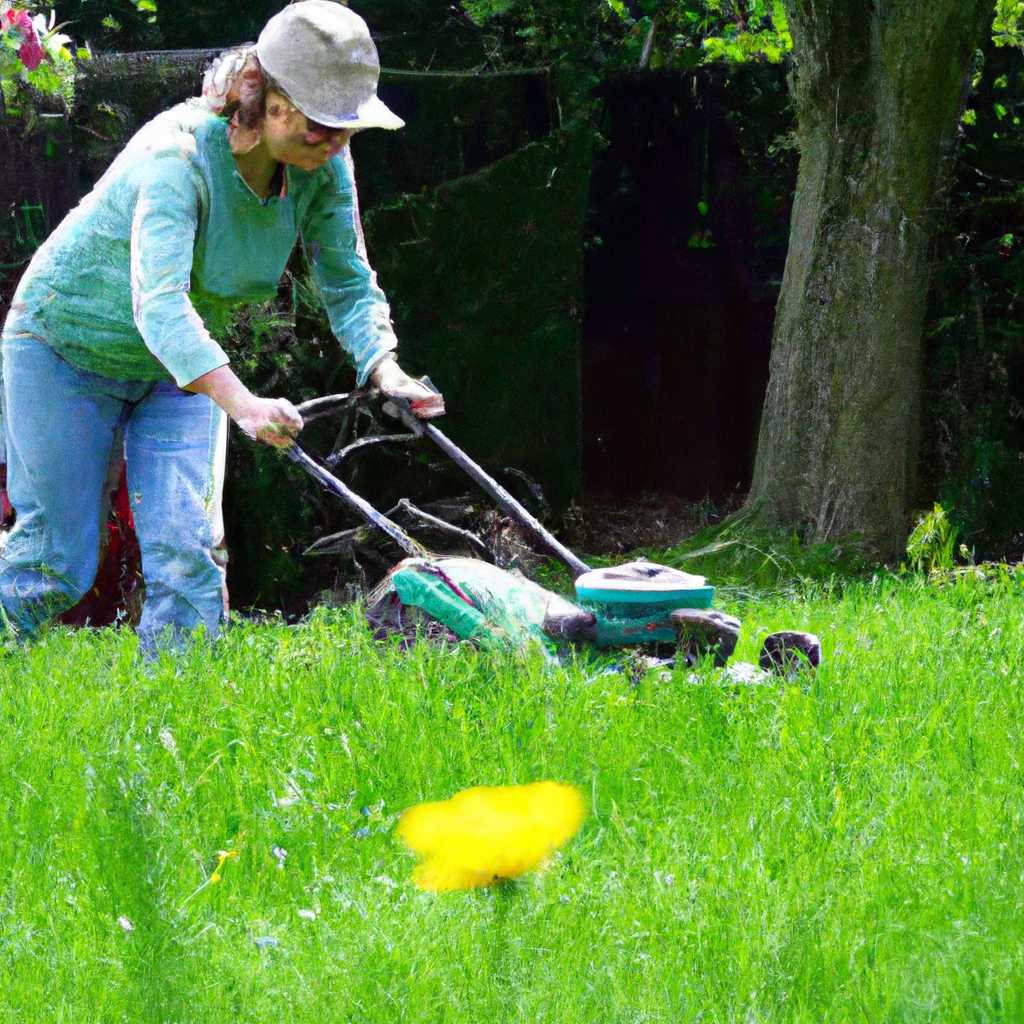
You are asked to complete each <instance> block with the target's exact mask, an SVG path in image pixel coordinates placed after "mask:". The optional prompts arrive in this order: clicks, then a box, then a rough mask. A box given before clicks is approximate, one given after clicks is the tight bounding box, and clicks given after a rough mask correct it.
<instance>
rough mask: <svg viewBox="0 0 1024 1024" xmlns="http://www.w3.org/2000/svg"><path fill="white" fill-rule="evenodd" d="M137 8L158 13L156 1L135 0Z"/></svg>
mask: <svg viewBox="0 0 1024 1024" xmlns="http://www.w3.org/2000/svg"><path fill="white" fill-rule="evenodd" d="M135 6H136V8H138V10H140V11H156V3H155V0H135Z"/></svg>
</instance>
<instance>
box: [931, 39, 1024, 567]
mask: <svg viewBox="0 0 1024 1024" xmlns="http://www.w3.org/2000/svg"><path fill="white" fill-rule="evenodd" d="M968 109H969V111H970V112H971V113H970V114H969V116H968V123H965V124H964V125H963V126H962V131H963V134H962V139H961V145H960V148H959V151H958V153H957V154H956V159H955V161H954V164H953V167H952V176H951V178H952V181H951V189H950V195H949V203H948V206H947V207H946V214H945V218H944V222H943V224H942V228H941V230H940V232H939V233H938V234H937V237H936V271H935V276H934V279H933V282H932V288H931V294H930V300H929V318H928V322H927V324H926V336H925V382H924V383H925V393H924V402H923V409H922V449H921V462H920V471H919V493H918V499H917V501H918V504H919V507H922V508H929V507H930V506H931V503H932V502H933V501H936V500H939V501H941V502H942V503H943V505H944V506H945V507H946V508H947V509H949V510H950V511H951V515H952V518H953V520H954V521H955V522H956V524H957V525H958V527H959V528H960V539H961V541H963V542H965V543H966V544H967V546H968V548H970V549H972V550H973V551H974V554H975V557H976V558H1001V557H1006V558H1012V559H1019V558H1021V557H1022V556H1024V323H1022V319H1021V314H1022V311H1024V310H1022V306H1021V302H1022V297H1024V171H1022V168H1024V127H1022V125H1021V119H1022V118H1024V55H1022V54H1021V53H1020V52H1019V51H1017V50H1016V49H1014V48H1012V47H1004V48H999V47H996V46H994V45H993V44H992V43H991V42H989V43H988V45H987V47H986V50H985V53H984V59H983V62H982V74H981V80H980V83H979V85H978V88H977V89H976V91H975V93H974V95H972V97H971V99H970V101H969V103H968ZM970 121H973V122H974V123H970Z"/></svg>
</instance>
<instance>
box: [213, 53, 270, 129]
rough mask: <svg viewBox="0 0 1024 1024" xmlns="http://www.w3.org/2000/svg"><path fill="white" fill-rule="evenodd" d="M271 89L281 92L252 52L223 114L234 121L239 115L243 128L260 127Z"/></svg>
mask: <svg viewBox="0 0 1024 1024" xmlns="http://www.w3.org/2000/svg"><path fill="white" fill-rule="evenodd" d="M271 90H276V91H278V92H280V89H277V86H276V83H275V82H274V80H273V79H272V78H271V77H270V75H268V74H267V73H266V71H264V70H263V68H262V67H261V66H260V61H259V58H258V57H257V56H256V54H255V53H253V54H251V55H250V56H249V58H248V60H246V62H245V65H244V66H243V68H242V70H241V71H240V72H239V73H238V76H237V77H236V79H235V81H234V84H233V85H232V87H231V89H230V91H229V92H228V95H227V102H226V103H225V104H224V108H223V109H222V110H221V112H220V113H221V116H222V117H226V118H227V119H228V120H229V121H233V120H234V119H235V117H236V115H237V118H238V122H237V123H238V124H240V125H241V126H242V127H243V128H258V127H259V126H260V124H261V122H262V121H263V118H264V116H265V115H266V113H267V93H268V92H270V91H271Z"/></svg>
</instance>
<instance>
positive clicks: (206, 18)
mask: <svg viewBox="0 0 1024 1024" xmlns="http://www.w3.org/2000/svg"><path fill="white" fill-rule="evenodd" d="M284 6H286V4H285V2H284V0H250V2H247V3H238V2H237V0H203V2H202V3H188V2H186V0H158V10H157V12H156V15H155V17H154V16H153V14H152V13H151V12H147V11H141V12H140V11H139V10H137V8H136V7H135V5H134V4H133V3H132V2H131V0H68V2H67V3H64V4H62V5H61V6H60V9H59V15H60V18H61V19H62V20H66V21H67V22H68V25H67V28H66V29H65V31H66V32H68V34H70V35H71V36H72V37H73V38H74V39H75V41H76V42H82V41H86V40H88V41H89V42H90V43H91V44H92V46H93V47H94V49H95V50H96V51H97V52H101V51H104V50H107V51H110V50H116V51H118V52H121V53H125V52H132V51H139V50H186V49H206V48H224V47H228V46H235V45H237V44H239V43H243V42H250V41H253V40H255V39H256V38H257V37H258V36H259V34H260V31H261V30H262V28H263V26H264V25H265V24H266V23H267V21H268V19H269V18H270V17H272V16H273V15H274V14H276V13H277V12H278V11H279V10H281V8H282V7H284ZM348 6H350V7H351V8H352V10H354V11H356V13H358V14H359V15H361V16H362V17H363V18H365V19H366V22H367V24H368V25H369V26H370V31H371V32H372V33H373V35H374V38H375V40H376V42H377V47H378V50H379V51H380V55H381V63H382V64H383V65H384V66H385V67H394V68H443V69H446V70H455V69H464V68H471V67H475V66H477V65H479V64H480V63H482V62H483V61H484V59H485V58H486V54H487V50H486V44H485V39H486V37H485V35H484V33H482V32H481V31H480V29H479V28H477V26H475V25H474V24H473V23H472V22H471V21H470V20H469V19H468V18H467V17H466V16H465V15H464V14H463V13H462V10H461V8H460V7H459V6H458V4H453V3H450V2H448V0H352V2H351V3H350V4H348ZM105 20H106V21H107V24H104V21H105Z"/></svg>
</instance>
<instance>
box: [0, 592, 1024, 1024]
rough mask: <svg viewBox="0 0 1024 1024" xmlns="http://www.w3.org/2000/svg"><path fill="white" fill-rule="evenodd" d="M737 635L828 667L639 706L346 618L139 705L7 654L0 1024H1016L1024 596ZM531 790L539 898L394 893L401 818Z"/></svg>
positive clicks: (760, 622)
mask: <svg viewBox="0 0 1024 1024" xmlns="http://www.w3.org/2000/svg"><path fill="white" fill-rule="evenodd" d="M725 608H726V610H728V611H733V612H736V613H738V614H740V615H741V616H742V617H743V619H744V629H743V635H742V638H741V644H740V648H739V650H738V651H737V655H736V657H737V659H740V660H747V661H753V660H756V656H757V650H758V647H759V644H760V640H761V638H762V637H763V636H764V634H765V633H766V632H767V631H769V630H774V629H778V628H786V627H788V628H802V629H810V630H812V631H814V632H817V633H818V634H819V635H821V636H822V638H823V640H824V649H825V663H824V665H823V666H822V668H821V669H820V671H819V672H818V674H817V677H816V678H815V679H814V680H813V682H812V683H810V684H809V685H807V686H789V687H780V686H778V685H766V686H735V685H730V684H729V683H728V682H727V681H726V680H725V679H723V677H722V676H721V674H719V673H716V672H715V671H714V670H713V669H711V668H710V667H706V668H701V669H699V670H698V671H697V672H696V673H693V674H692V675H690V674H689V673H687V672H685V671H677V672H675V673H674V674H672V675H671V676H668V677H659V675H658V674H656V673H650V674H649V675H648V676H647V677H646V678H645V679H643V680H642V681H641V683H640V684H639V686H637V687H636V688H633V687H631V686H630V683H629V680H628V678H627V677H626V676H625V675H624V674H622V673H615V672H612V673H609V674H600V672H599V671H598V670H596V669H595V668H594V667H592V666H587V665H586V664H582V663H580V664H576V665H569V666H566V667H563V668H552V667H550V666H549V665H548V664H546V663H545V662H544V661H543V660H542V659H541V658H539V657H537V658H533V659H527V660H518V661H517V660H512V659H506V658H503V657H501V656H499V655H494V654H481V653H476V652H474V651H471V650H451V649H449V650H446V651H438V650H436V649H431V648H427V647H423V648H420V649H417V650H416V651H415V652H413V653H412V654H409V655H406V654H402V653H401V652H400V651H398V650H397V649H396V648H389V647H383V648H381V647H377V646H375V645H373V644H372V643H371V642H370V641H369V640H368V639H367V636H366V633H365V631H364V629H363V627H362V625H361V623H360V621H359V620H358V618H357V617H355V615H354V614H352V613H350V612H344V611H342V612H322V613H319V614H317V615H316V616H314V618H313V619H312V621H311V622H309V623H308V624H306V625H304V626H300V627H296V628H288V627H285V626H283V625H280V624H273V623H270V624H263V625H240V626H238V627H236V628H234V629H233V630H231V631H230V632H229V634H228V635H227V636H226V638H225V639H224V640H223V641H222V642H221V643H220V644H218V645H217V647H216V648H215V649H214V650H213V651H212V653H211V652H207V651H197V652H194V653H192V654H190V655H188V656H187V657H185V658H183V659H182V660H181V661H180V662H179V663H178V665H177V666H175V664H174V663H173V662H171V661H170V660H165V661H162V662H161V663H160V664H158V665H156V666H154V667H152V668H151V669H149V670H145V669H143V668H142V667H141V666H140V664H139V662H138V661H137V660H136V658H135V641H134V639H133V638H132V637H131V636H130V635H127V634H118V633H116V632H114V631H99V632H82V633H79V634H71V633H67V632H63V631H54V632H52V633H51V634H49V635H48V636H47V637H45V638H44V639H43V640H41V641H39V642H37V643H35V644H33V645H30V646H28V647H27V648H25V649H24V650H21V651H17V652H14V653H11V654H9V656H8V657H7V658H6V659H5V660H3V661H2V662H0V673H2V690H0V765H2V766H3V771H2V772H0V811H2V812H3V818H4V821H5V828H4V829H3V831H2V833H0V879H2V881H0V1021H4V1022H6V1021H32V1022H36V1021H47V1022H49V1021H67V1022H72V1021H73V1022H75V1024H89V1022H97V1024H99V1022H103V1024H107V1022H114V1021H131V1022H150V1021H152V1022H154V1024H155V1022H160V1024H164V1022H179V1021H180V1022H184V1021H188V1022H190V1024H192V1022H205V1021H210V1022H214V1021H216V1022H218V1024H222V1022H226V1021H232V1020H238V1021H252V1022H256V1021H259V1022H264V1021H265V1022H268V1024H269V1022H278V1021H287V1022H296V1024H299V1022H306V1021H325V1022H326V1021H330V1022H348V1021H352V1022H378V1021H379V1022H385V1021H386V1022H393V1021H410V1022H420V1021H423V1022H434V1021H436V1022H442V1021H443V1022H445V1024H455V1022H466V1024H490V1022H495V1024H497V1022H506V1021H524V1022H526V1021H529V1022H534V1021H537V1022H543V1021H552V1022H555V1021H558V1022H563V1021H564V1022H580V1024H597V1022H604V1021H608V1022H611V1021H616V1022H620V1021H621V1022H631V1024H632V1022H662V1021H663V1022H676V1021H702V1022H705V1024H709V1022H737V1024H740V1022H743V1024H748V1022H758V1024H768V1022H790V1021H794V1022H797V1021H799V1022H809V1024H810V1022H815V1024H820V1022H826V1021H828V1022H864V1021H866V1022H910V1021H914V1022H917V1021H922V1022H924V1021H935V1022H966V1021H970V1022H974V1021H977V1022H988V1021H993V1022H994V1021H1005V1022H1015V1021H1022V1020H1024V907H1022V904H1024V844H1022V822H1024V742H1022V737H1024V706H1022V705H1024V700H1022V693H1021V683H1022V677H1024V672H1022V666H1024V612H1022V609H1024V581H1021V580H1018V578H1017V577H1015V576H1013V575H1011V574H1009V573H1003V574H1000V575H997V577H996V578H995V579H993V580H991V581H989V582H985V583H982V582H978V581H973V580H971V579H969V578H968V579H964V580H961V581H960V582H958V583H954V584H951V585H948V586H945V587H940V586H935V585H932V584H927V583H924V582H922V581H920V580H911V581H904V582H900V581H898V580H895V579H893V578H892V577H890V576H881V577H878V578H876V579H874V580H864V581H860V582H857V581H847V582H846V583H845V584H844V586H843V588H842V592H841V594H840V592H839V590H838V588H835V587H833V588H829V587H826V586H820V587H819V586H816V585H792V586H787V587H785V588H777V589H776V590H775V591H770V590H765V591H763V592H760V593H759V595H758V596H754V597H751V596H749V595H744V593H741V592H740V591H739V589H736V590H734V591H732V592H730V593H727V594H726V600H725ZM548 778H550V779H558V780H564V781H569V782H573V783H575V784H576V785H578V786H579V787H580V788H581V790H582V791H583V792H584V793H585V795H586V797H587V800H588V802H589V804H590V810H589V814H588V818H587V821H586V823H585V824H584V827H583V829H582V831H581V833H580V834H579V836H578V837H577V838H576V839H575V840H574V841H573V842H572V843H571V844H570V845H569V846H568V847H567V848H566V850H565V852H564V854H563V855H562V856H560V857H559V858H558V859H557V860H556V861H555V863H554V864H553V865H552V866H551V868H550V869H549V870H548V871H547V872H546V873H542V874H537V875H533V876H527V877H525V878H523V879H521V880H520V881H519V882H517V883H513V884H511V885H509V886H506V887H504V888H501V889H497V890H483V891H478V892H474V893H467V894H462V893H454V894H448V895H445V896H435V895H432V894H425V893H420V892H418V891H417V890H416V889H415V888H414V887H413V886H412V884H411V882H410V869H411V866H412V860H411V859H410V857H409V856H408V854H406V853H405V852H403V850H402V849H401V847H400V846H399V844H398V843H397V841H396V840H395V838H394V822H395V816H396V814H397V813H398V812H399V811H401V810H402V809H403V808H404V807H406V806H408V805H410V804H413V803H416V802H419V801H421V800H432V799H438V798H442V797H445V796H448V795H450V794H451V793H453V792H455V791H456V790H459V789H461V788H464V787H467V786H471V785H477V784H504V783H517V782H529V781H534V780H538V779H548ZM364 808H365V811H364V810H363V809H364ZM274 847H279V848H281V849H283V850H286V851H287V856H286V858H285V860H284V866H283V868H281V867H279V866H278V864H279V860H278V856H277V855H275V853H274V852H273V848H274ZM218 850H234V851H237V857H236V858H231V859H229V860H228V861H227V862H226V863H225V864H224V867H223V868H222V876H223V877H222V880H221V881H220V882H218V883H216V884H212V885H211V884H207V883H208V879H209V877H210V874H211V872H212V871H213V869H214V868H215V866H216V864H217V860H218V855H217V851H218ZM300 910H312V911H314V912H315V913H316V919H315V920H308V919H307V918H306V917H303V916H300V914H299V911H300ZM119 918H124V919H125V920H126V921H128V922H130V923H131V928H132V930H131V931H127V930H126V929H125V927H123V926H122V925H120V924H119V923H118V919H119ZM267 940H270V941H267Z"/></svg>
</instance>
